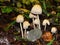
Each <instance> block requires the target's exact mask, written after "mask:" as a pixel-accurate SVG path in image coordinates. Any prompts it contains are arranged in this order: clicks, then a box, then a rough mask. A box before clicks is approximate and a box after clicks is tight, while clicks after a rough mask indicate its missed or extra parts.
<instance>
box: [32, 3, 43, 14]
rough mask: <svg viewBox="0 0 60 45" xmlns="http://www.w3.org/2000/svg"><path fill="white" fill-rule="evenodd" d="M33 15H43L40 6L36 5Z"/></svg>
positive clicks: (33, 8)
mask: <svg viewBox="0 0 60 45" xmlns="http://www.w3.org/2000/svg"><path fill="white" fill-rule="evenodd" d="M31 13H33V14H42V8H41V6H40V5H38V4H36V5H34V6H33V7H32V9H31Z"/></svg>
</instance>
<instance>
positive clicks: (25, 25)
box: [23, 21, 30, 37]
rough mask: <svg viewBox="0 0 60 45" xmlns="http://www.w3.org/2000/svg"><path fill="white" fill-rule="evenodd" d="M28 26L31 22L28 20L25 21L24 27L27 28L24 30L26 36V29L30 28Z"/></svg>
mask: <svg viewBox="0 0 60 45" xmlns="http://www.w3.org/2000/svg"><path fill="white" fill-rule="evenodd" d="M28 26H30V23H29V22H28V21H24V22H23V28H24V29H25V31H24V35H25V37H27V35H26V34H27V31H26V29H27V28H28Z"/></svg>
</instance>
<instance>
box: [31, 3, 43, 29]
mask: <svg viewBox="0 0 60 45" xmlns="http://www.w3.org/2000/svg"><path fill="white" fill-rule="evenodd" d="M31 13H33V14H36V15H37V18H38V20H39V14H42V8H41V6H40V5H38V4H36V5H34V6H33V7H32V9H31ZM39 29H41V27H40V20H39Z"/></svg>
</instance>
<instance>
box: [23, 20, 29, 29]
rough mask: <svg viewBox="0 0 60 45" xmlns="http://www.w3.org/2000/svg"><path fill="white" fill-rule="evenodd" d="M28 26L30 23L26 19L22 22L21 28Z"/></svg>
mask: <svg viewBox="0 0 60 45" xmlns="http://www.w3.org/2000/svg"><path fill="white" fill-rule="evenodd" d="M28 26H30V23H29V22H28V21H25V22H23V28H24V29H27V28H28Z"/></svg>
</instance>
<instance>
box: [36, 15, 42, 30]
mask: <svg viewBox="0 0 60 45" xmlns="http://www.w3.org/2000/svg"><path fill="white" fill-rule="evenodd" d="M37 18H38V20H39V29H40V30H41V26H40V19H39V16H38V15H37Z"/></svg>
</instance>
